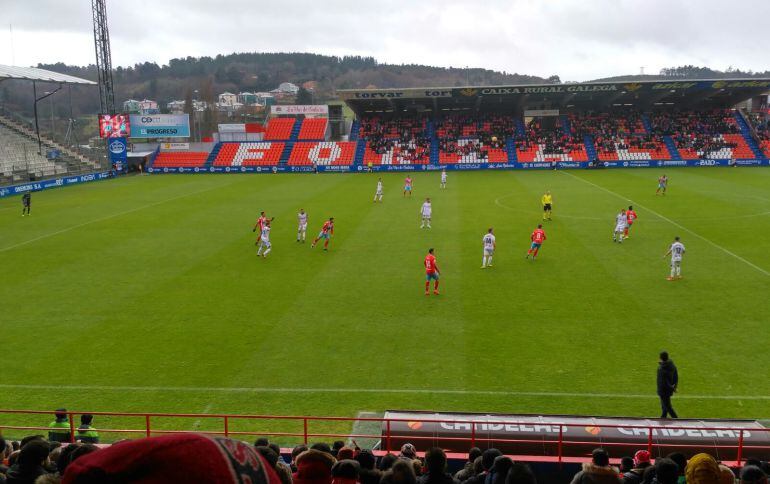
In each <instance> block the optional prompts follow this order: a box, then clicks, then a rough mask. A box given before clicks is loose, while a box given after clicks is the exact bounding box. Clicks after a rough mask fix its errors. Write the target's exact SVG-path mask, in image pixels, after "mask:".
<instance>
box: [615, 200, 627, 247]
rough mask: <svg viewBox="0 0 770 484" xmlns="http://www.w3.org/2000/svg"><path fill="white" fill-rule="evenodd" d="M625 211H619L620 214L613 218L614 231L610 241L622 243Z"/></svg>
mask: <svg viewBox="0 0 770 484" xmlns="http://www.w3.org/2000/svg"><path fill="white" fill-rule="evenodd" d="M627 223H628V220H627V219H626V209H621V210H620V213H619V214H617V215H616V216H615V231H614V232H613V233H612V241H613V242H619V243H621V244H622V243H623V233H624V232H625V231H626V224H627Z"/></svg>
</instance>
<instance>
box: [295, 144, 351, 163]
mask: <svg viewBox="0 0 770 484" xmlns="http://www.w3.org/2000/svg"><path fill="white" fill-rule="evenodd" d="M355 155H356V143H355V142H354V141H347V142H345V141H336V142H335V141H323V142H317V143H313V142H297V143H295V144H294V147H293V148H292V150H291V155H290V156H289V163H288V164H289V166H310V165H313V164H317V165H322V166H323V165H351V164H352V163H353V160H354V158H355Z"/></svg>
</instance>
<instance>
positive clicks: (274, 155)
mask: <svg viewBox="0 0 770 484" xmlns="http://www.w3.org/2000/svg"><path fill="white" fill-rule="evenodd" d="M284 147H285V143H280V142H265V141H259V142H246V143H222V145H221V148H220V150H219V152H218V153H217V156H216V158H215V159H214V163H213V165H214V166H270V165H277V164H278V163H279V162H280V160H281V154H282V153H283V149H284Z"/></svg>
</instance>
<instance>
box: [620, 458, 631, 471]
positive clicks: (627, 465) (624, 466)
mask: <svg viewBox="0 0 770 484" xmlns="http://www.w3.org/2000/svg"><path fill="white" fill-rule="evenodd" d="M633 468H634V458H633V457H629V456H625V457H621V459H620V475H623V474H625V473H626V472H630V471H631V469H633Z"/></svg>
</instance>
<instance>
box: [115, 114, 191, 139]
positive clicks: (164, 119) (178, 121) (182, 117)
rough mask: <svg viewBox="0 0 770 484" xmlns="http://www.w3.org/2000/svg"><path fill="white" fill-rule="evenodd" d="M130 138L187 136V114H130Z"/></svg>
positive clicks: (188, 127)
mask: <svg viewBox="0 0 770 484" xmlns="http://www.w3.org/2000/svg"><path fill="white" fill-rule="evenodd" d="M130 120H131V128H132V129H131V135H130V136H131V138H189V137H190V115H189V114H132V115H131V116H130Z"/></svg>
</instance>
